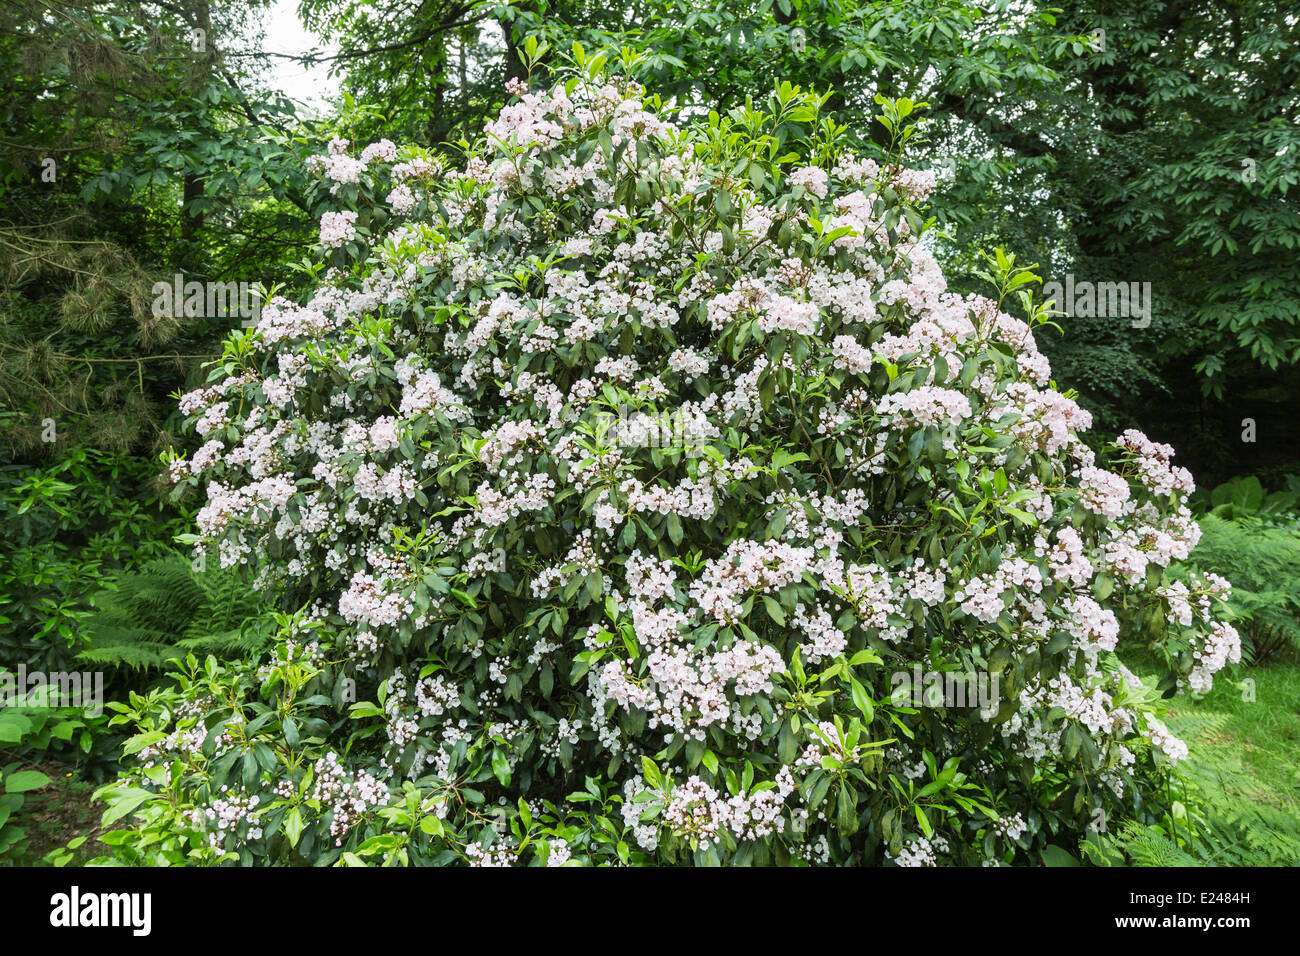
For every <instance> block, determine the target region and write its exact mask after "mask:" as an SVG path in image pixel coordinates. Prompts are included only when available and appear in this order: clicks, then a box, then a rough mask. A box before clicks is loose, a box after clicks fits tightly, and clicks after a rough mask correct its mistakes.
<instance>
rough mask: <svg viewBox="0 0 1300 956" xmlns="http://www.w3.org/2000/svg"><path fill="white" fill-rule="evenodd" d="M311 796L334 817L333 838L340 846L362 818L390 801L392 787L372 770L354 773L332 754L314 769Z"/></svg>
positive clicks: (331, 828)
mask: <svg viewBox="0 0 1300 956" xmlns="http://www.w3.org/2000/svg"><path fill="white" fill-rule="evenodd" d="M312 772H313V781H312V789H311V797H312V799H313V800H319V801H320V802H321V806H322V810H324V811H325V812H327V813H329V814H330V815H331V820H330V836H332V837H334V842H335V845H336V846H342V845H343V838H344V836H346V835H347V832H348V831H349V830H351V829H352V828H353V827H354V826H355V825H356V824H357V821H358V820H360V819H361V817H362V816H363V815H364V814H365V813H367V812H369V811H370V810H372V809H373V808H375V807H378V806H382V805H384V804H385V803H387V802H388V785H387V784H386V783H384V782H383V781H382V780H380V779H378V778H377V777H375V776H374V775H373V774H371V773H369V772H368V771H365V770H362V771H360V772H356V773H354V772H352V771H349V770H348V769H347V768H345V767H344V766H343V764H342V763H341V762H340V761H339V757H338V754H336V753H333V752H330V753H327V754H326V755H325V756H324V757H322V758H320V759H319V760H317V761H316V764H315V766H314V767H313V768H312Z"/></svg>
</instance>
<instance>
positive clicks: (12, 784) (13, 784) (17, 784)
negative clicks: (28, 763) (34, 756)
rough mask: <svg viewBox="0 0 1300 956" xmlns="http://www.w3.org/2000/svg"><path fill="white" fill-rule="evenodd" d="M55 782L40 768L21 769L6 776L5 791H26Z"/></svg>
mask: <svg viewBox="0 0 1300 956" xmlns="http://www.w3.org/2000/svg"><path fill="white" fill-rule="evenodd" d="M53 782H54V781H53V780H51V779H50V778H49V777H47V776H45V774H43V773H41V772H40V771H39V770H20V771H18V773H13V774H10V775H9V776H7V777H5V793H26V792H27V791H29V790H38V789H40V788H41V787H43V786H45V785H46V784H48V783H53Z"/></svg>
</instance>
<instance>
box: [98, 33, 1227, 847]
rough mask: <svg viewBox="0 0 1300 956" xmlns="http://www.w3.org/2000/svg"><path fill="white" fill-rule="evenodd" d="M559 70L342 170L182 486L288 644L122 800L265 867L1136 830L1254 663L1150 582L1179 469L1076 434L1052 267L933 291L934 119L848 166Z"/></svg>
mask: <svg viewBox="0 0 1300 956" xmlns="http://www.w3.org/2000/svg"><path fill="white" fill-rule="evenodd" d="M575 58H576V60H577V69H576V70H575V72H574V75H573V76H572V77H571V78H569V79H567V80H565V81H564V82H562V83H561V84H560V85H557V86H555V87H554V88H551V89H545V90H540V91H528V90H526V89H525V88H523V87H522V86H517V87H515V88H512V89H511V93H512V94H513V100H512V102H511V103H510V104H509V105H508V106H506V107H505V108H504V109H503V110H502V111H501V113H500V115H499V117H498V118H497V119H496V120H495V121H493V122H491V123H489V124H488V125H487V128H486V130H485V137H484V140H483V142H482V144H481V146H480V147H478V148H477V149H476V150H472V151H470V153H469V155H468V159H467V161H466V163H465V164H464V166H463V168H457V169H452V168H449V167H448V165H447V164H445V163H444V162H443V161H442V160H441V159H440V158H438V157H436V156H435V155H433V154H431V153H429V152H427V151H425V150H422V149H416V148H411V147H402V148H398V147H396V146H394V145H393V144H392V143H389V142H387V141H381V142H379V143H375V144H372V145H370V146H367V147H366V148H365V149H363V150H360V151H359V152H354V151H353V149H352V147H351V144H349V143H347V142H344V141H342V140H336V141H335V142H333V143H332V144H331V146H330V149H329V153H328V155H325V156H322V157H317V158H316V159H315V160H314V161H313V166H314V168H315V170H316V171H317V172H319V173H320V174H321V176H322V188H327V189H329V190H330V191H331V192H333V193H334V194H335V196H336V198H337V200H338V205H339V207H340V208H339V209H338V211H336V212H333V213H329V214H327V215H326V216H325V217H324V218H323V219H322V220H321V224H320V226H321V235H320V238H321V244H322V247H323V262H322V263H320V264H319V265H317V266H313V268H315V269H316V270H317V273H318V275H319V278H320V284H319V289H318V291H317V292H316V294H315V295H314V297H312V298H311V300H310V301H308V302H306V303H305V304H301V305H299V304H294V303H292V302H288V301H284V300H275V301H273V302H272V303H271V304H270V305H269V306H268V307H267V308H266V309H265V311H264V313H263V316H262V318H261V321H260V324H258V325H257V327H256V328H252V329H248V330H245V331H241V332H238V333H236V334H234V335H233V336H232V337H231V338H230V340H229V341H228V342H227V345H226V351H225V355H224V357H223V359H222V361H221V362H220V364H219V367H217V368H215V369H214V370H213V372H212V375H211V377H210V379H209V384H208V385H207V386H206V387H204V388H202V389H199V390H197V391H195V392H192V393H190V394H188V395H186V396H184V398H183V399H182V402H181V404H182V408H183V410H184V411H185V412H186V413H187V414H188V415H189V416H191V421H192V422H193V423H194V427H195V428H196V429H197V431H198V432H199V434H200V435H201V436H203V438H204V439H205V444H203V445H202V447H201V448H199V450H198V451H197V452H196V453H195V454H194V455H192V456H191V457H190V458H188V459H176V460H174V461H173V462H172V464H171V468H172V474H173V477H174V478H175V479H176V481H177V482H178V483H180V484H181V485H193V484H205V485H206V491H207V503H206V506H205V507H204V508H203V510H202V512H201V513H200V515H199V518H198V523H199V530H200V533H201V541H202V543H203V544H214V545H216V546H217V547H218V548H219V552H220V559H221V562H222V564H225V565H230V564H235V563H239V564H246V565H248V566H249V567H250V569H252V570H253V573H255V575H256V578H257V581H258V583H259V585H261V586H264V587H268V588H277V589H279V590H280V591H281V592H282V593H283V594H284V595H285V601H286V611H292V613H287V614H285V615H284V616H283V618H282V624H283V628H282V638H283V640H282V642H281V646H280V647H279V649H278V650H277V652H276V653H275V655H274V656H273V659H272V660H271V661H270V662H269V663H268V664H267V665H266V666H264V667H263V668H262V669H261V670H260V671H258V672H256V673H253V672H250V671H248V670H247V669H245V670H241V669H240V668H238V667H236V666H233V665H232V666H231V667H222V666H220V665H218V664H217V662H216V661H213V660H209V661H208V662H207V663H206V665H199V664H198V662H195V661H191V662H190V663H189V664H188V665H187V666H186V667H185V668H184V673H183V674H182V675H181V681H180V687H179V688H178V690H177V691H175V692H167V693H163V692H158V693H156V694H155V695H154V697H153V698H152V699H151V700H144V699H140V698H137V699H135V700H133V702H132V707H131V708H130V711H129V716H131V717H132V718H134V719H135V720H137V721H138V722H139V723H140V724H141V725H142V737H141V738H137V740H138V742H137V744H136V745H135V746H136V747H137V748H140V747H142V748H144V749H143V750H142V755H143V757H144V760H143V762H142V769H141V770H140V771H139V775H138V777H137V778H136V780H135V782H134V783H122V784H119V785H118V788H117V790H116V791H114V794H113V795H111V797H110V799H124V800H129V799H132V798H133V796H132V795H135V797H134V798H136V799H137V805H139V806H142V807H144V808H146V811H142V812H144V816H145V817H146V818H147V819H150V820H153V821H154V822H155V824H157V821H158V820H159V819H160V817H159V815H161V814H164V813H165V811H164V810H163V809H162V808H161V802H151V798H150V797H149V795H148V794H150V793H164V792H170V793H172V794H174V795H178V803H177V805H178V806H181V807H183V808H188V809H185V810H184V814H185V816H184V825H183V826H181V825H180V824H177V823H176V822H175V821H172V822H171V823H170V824H169V825H170V826H172V827H173V828H175V827H177V826H181V829H184V828H185V827H188V828H189V830H190V831H191V832H193V833H196V834H198V833H201V834H202V835H203V838H204V843H203V847H202V848H201V849H196V846H197V841H196V842H195V843H192V844H185V843H184V842H183V841H175V842H172V843H166V844H165V847H164V849H163V850H161V851H157V852H160V853H162V854H164V855H166V854H171V855H172V857H171V858H176V857H180V858H189V857H193V856H194V855H196V854H198V855H203V854H207V855H211V856H214V857H219V856H221V855H222V854H225V853H234V854H238V855H239V856H240V857H241V858H242V859H243V860H244V861H245V862H252V861H267V862H285V861H290V860H295V859H303V858H306V859H311V860H313V861H315V862H331V861H334V860H337V859H340V858H342V859H343V860H344V861H346V862H357V861H360V860H364V859H370V858H381V857H382V858H392V859H396V860H399V861H404V862H417V863H418V862H424V863H428V862H454V861H457V860H461V861H469V862H472V863H516V862H517V863H549V864H552V865H554V864H557V863H564V862H566V861H571V862H584V863H589V864H601V863H611V862H623V863H646V862H660V863H667V862H675V861H688V860H693V861H694V862H696V863H717V862H730V863H745V862H757V863H835V864H841V863H876V862H881V861H893V862H896V863H899V864H924V863H935V862H958V863H975V864H979V863H1009V862H1024V861H1026V860H1033V861H1035V862H1036V861H1037V860H1038V859H1039V858H1040V856H1041V854H1043V853H1044V851H1045V850H1046V849H1047V848H1048V847H1049V846H1052V845H1061V844H1064V845H1066V846H1071V842H1070V841H1071V839H1072V838H1077V837H1078V836H1080V835H1082V834H1083V833H1084V832H1085V830H1086V829H1087V828H1088V827H1089V826H1095V825H1096V824H1097V820H1098V819H1099V817H1098V812H1100V813H1101V814H1102V816H1101V817H1100V819H1105V815H1107V814H1113V813H1117V812H1124V813H1128V814H1133V813H1135V812H1137V813H1140V812H1142V809H1143V807H1144V806H1145V802H1146V801H1148V800H1151V799H1158V798H1157V797H1155V796H1154V793H1155V791H1154V788H1153V786H1152V785H1151V783H1150V781H1152V780H1154V779H1155V777H1156V776H1157V775H1158V774H1159V773H1160V772H1161V767H1163V766H1165V765H1167V763H1168V761H1169V760H1171V759H1177V758H1178V757H1179V756H1181V755H1182V754H1183V753H1184V752H1185V749H1186V748H1185V747H1183V746H1182V745H1181V743H1180V742H1179V741H1178V740H1176V739H1175V738H1173V737H1172V736H1171V735H1170V734H1169V733H1168V732H1167V731H1166V729H1165V728H1164V726H1163V725H1162V724H1161V723H1160V721H1159V719H1158V717H1157V713H1158V708H1157V704H1158V698H1159V693H1160V691H1161V690H1166V689H1168V688H1170V687H1172V686H1173V684H1174V682H1176V681H1182V682H1183V683H1184V684H1186V685H1188V686H1190V687H1191V688H1192V689H1193V690H1204V689H1206V688H1208V686H1209V683H1210V680H1211V676H1212V675H1213V673H1214V672H1215V671H1217V670H1218V669H1220V668H1221V667H1222V666H1223V665H1224V663H1225V661H1226V660H1228V659H1233V660H1235V659H1236V658H1237V656H1238V653H1239V650H1238V648H1239V643H1238V640H1237V637H1236V633H1235V632H1234V631H1233V630H1232V628H1231V627H1230V626H1228V625H1225V624H1222V623H1217V622H1216V621H1215V620H1214V618H1213V615H1214V613H1215V606H1216V602H1217V600H1218V599H1219V598H1221V597H1222V595H1223V591H1224V587H1225V585H1224V582H1223V581H1222V580H1221V579H1218V578H1215V577H1213V576H1208V577H1205V578H1200V577H1193V578H1192V579H1191V580H1190V583H1189V584H1184V583H1178V582H1174V581H1172V580H1169V579H1167V578H1166V569H1167V568H1168V567H1169V566H1170V564H1171V563H1172V562H1175V561H1178V560H1180V559H1182V558H1185V557H1186V556H1187V554H1188V551H1189V550H1190V548H1191V547H1192V545H1193V544H1194V543H1195V540H1196V537H1197V534H1198V531H1197V527H1196V525H1195V523H1194V522H1193V521H1192V520H1191V516H1190V514H1189V512H1188V511H1187V509H1186V508H1185V507H1184V506H1183V505H1182V503H1181V502H1182V498H1183V497H1184V496H1185V495H1186V494H1187V493H1189V492H1190V491H1191V484H1192V483H1191V479H1190V476H1189V475H1188V474H1187V472H1186V471H1185V470H1183V469H1180V468H1177V467H1174V466H1172V465H1171V463H1170V458H1171V455H1172V450H1171V449H1170V448H1168V447H1167V446H1164V445H1160V444H1157V443H1154V442H1151V441H1149V440H1148V439H1146V438H1145V437H1144V436H1142V435H1140V434H1138V433H1136V432H1127V433H1125V434H1124V435H1123V436H1122V437H1121V439H1120V440H1119V442H1118V444H1116V445H1112V446H1106V447H1098V448H1096V449H1094V448H1092V447H1090V446H1089V445H1088V444H1086V443H1085V441H1084V440H1083V438H1082V437H1081V436H1082V435H1083V433H1084V432H1085V431H1086V429H1087V428H1088V426H1089V424H1090V421H1089V416H1088V414H1087V413H1086V412H1084V411H1083V410H1081V409H1080V408H1079V406H1078V405H1077V404H1076V403H1075V402H1074V401H1073V400H1072V399H1071V398H1070V397H1069V395H1068V394H1062V393H1061V392H1059V391H1057V390H1056V389H1055V387H1054V385H1053V383H1052V382H1051V380H1050V372H1049V368H1048V363H1047V362H1046V360H1045V359H1044V358H1043V356H1042V355H1041V354H1040V353H1039V351H1038V349H1037V347H1036V346H1035V341H1034V336H1033V334H1032V326H1034V325H1037V324H1040V323H1042V322H1044V321H1045V320H1046V318H1047V316H1046V313H1044V311H1043V310H1042V307H1041V305H1036V304H1035V303H1034V302H1033V300H1032V299H1031V297H1030V295H1029V293H1028V290H1027V288H1026V286H1028V285H1029V284H1030V282H1031V281H1032V277H1031V276H1030V275H1029V274H1028V273H1027V272H1025V271H1024V270H1019V269H1016V268H1015V266H1014V264H1013V262H1012V261H1010V260H1008V259H1007V258H1006V257H1004V256H1003V255H1002V254H1001V253H999V254H998V256H997V257H996V258H994V259H993V260H992V262H993V266H992V272H991V275H990V278H991V279H992V281H993V282H994V284H995V285H996V286H997V288H998V293H997V294H998V296H999V299H998V300H994V299H989V298H983V297H979V296H964V297H963V296H957V295H954V294H952V293H949V292H947V291H946V290H945V282H944V278H943V274H942V272H941V271H940V269H939V267H938V265H937V264H936V262H935V260H934V258H933V256H932V255H931V253H930V252H929V251H928V250H927V243H926V238H925V229H926V222H925V221H924V219H923V217H922V215H921V214H920V213H919V212H918V204H920V203H923V202H924V201H925V199H926V197H927V194H928V192H929V189H930V187H931V186H932V185H933V177H932V176H931V175H929V174H927V173H924V172H919V171H916V170H909V169H906V168H904V167H903V166H901V165H900V162H899V150H900V149H901V146H902V144H903V143H904V142H905V141H906V140H907V139H908V138H909V137H910V136H911V134H912V132H913V130H912V127H911V126H910V125H909V122H908V115H909V113H910V112H911V111H912V108H913V106H912V104H910V103H908V102H906V101H900V102H898V103H894V102H886V103H884V113H883V116H882V122H883V123H884V124H885V126H886V128H887V129H889V131H890V132H891V134H892V136H893V143H894V147H893V148H892V149H891V150H890V151H882V152H881V154H880V155H878V156H876V157H874V158H864V157H858V156H854V155H849V154H847V153H846V152H845V151H843V150H842V149H841V147H840V145H839V138H840V137H839V136H838V132H839V131H838V130H837V128H836V127H835V125H834V123H833V122H830V121H829V120H826V119H824V118H823V117H822V116H821V115H820V113H819V108H820V106H821V104H822V102H823V101H822V100H821V99H820V98H818V97H817V96H814V95H811V94H808V93H803V92H800V91H798V90H796V89H794V88H791V87H790V86H788V85H785V86H783V87H781V88H780V89H778V90H777V92H776V93H775V94H774V95H773V96H772V98H771V100H770V101H769V102H768V103H767V104H765V105H764V106H763V107H762V108H760V107H758V106H754V105H751V106H749V107H747V108H745V109H741V110H736V111H734V112H733V113H731V114H730V115H728V116H725V117H720V116H717V115H710V116H709V117H707V119H705V118H700V119H698V120H697V121H695V122H693V123H691V124H690V125H688V126H686V127H685V128H683V127H680V126H678V125H675V124H674V123H672V122H669V121H668V120H666V119H665V118H664V116H665V114H666V111H665V110H664V109H663V104H660V103H659V102H657V101H656V100H655V99H654V98H653V97H647V96H646V95H645V93H644V92H643V91H642V90H641V89H640V88H639V87H638V86H637V84H636V83H634V82H632V81H630V80H628V79H625V78H622V77H621V76H615V75H610V74H606V73H605V72H604V71H603V69H602V67H603V65H604V64H603V63H602V62H599V61H597V62H585V61H584V58H583V56H582V55H581V52H580V50H575ZM1013 302H1019V303H1020V304H1021V305H1023V307H1024V309H1025V314H1026V315H1027V316H1028V317H1029V321H1028V322H1025V321H1021V320H1019V319H1016V318H1013V317H1012V316H1011V315H1010V314H1008V312H1007V311H1005V310H1004V307H1007V308H1009V307H1011V305H1012V303H1013ZM1121 642H1125V643H1131V644H1133V645H1143V646H1149V647H1152V648H1154V649H1155V650H1156V651H1157V652H1158V656H1159V658H1160V659H1161V660H1162V661H1163V662H1164V665H1165V666H1166V668H1167V675H1166V678H1165V683H1164V687H1163V688H1157V687H1155V686H1151V685H1145V686H1144V685H1143V684H1142V682H1140V681H1139V680H1138V679H1137V678H1136V677H1134V676H1133V675H1132V674H1131V673H1130V672H1129V671H1128V670H1126V669H1125V668H1124V667H1123V666H1122V665H1121V664H1119V662H1118V660H1117V659H1116V657H1115V655H1114V653H1113V652H1114V650H1115V648H1116V647H1117V646H1118V645H1119V644H1120V643H1121ZM935 675H939V676H938V678H936V676H935ZM963 675H975V676H977V677H978V678H979V680H978V681H977V682H976V684H975V685H967V686H979V687H981V688H984V689H986V690H992V691H993V693H991V694H990V693H980V694H979V695H976V699H974V700H972V699H965V700H960V699H959V700H953V699H951V695H946V696H944V697H943V698H942V699H940V698H938V697H935V696H934V695H931V694H923V695H920V696H919V697H918V694H917V690H918V685H929V686H934V687H939V686H948V687H951V686H952V685H953V683H954V680H956V679H958V678H961V677H962V676H963ZM957 682H958V683H959V681H957ZM354 688H355V690H356V692H357V694H358V695H359V696H360V698H361V700H359V701H356V702H355V703H353V702H352V701H353V700H355V699H356V698H354V697H352V695H351V693H350V691H351V690H352V689H354ZM367 698H369V699H367ZM347 704H351V706H350V707H345V708H344V710H342V711H340V709H339V708H340V707H342V706H343V705H347ZM972 705H973V706H972ZM177 766H178V767H179V769H176V770H175V771H174V772H173V771H172V769H171V768H173V767H177ZM132 788H135V789H132ZM140 794H143V795H140ZM141 801H143V803H141ZM150 807H154V808H155V809H153V810H148V809H147V808H150ZM123 812H125V811H123ZM158 825H161V824H158ZM119 842H121V843H123V844H124V845H125V844H127V843H129V842H130V841H129V840H128V839H127V838H125V837H123V838H122V839H121V840H120V841H119ZM164 842H165V841H164ZM1071 848H1072V846H1071ZM140 852H142V853H147V852H153V851H146V850H141V851H140Z"/></svg>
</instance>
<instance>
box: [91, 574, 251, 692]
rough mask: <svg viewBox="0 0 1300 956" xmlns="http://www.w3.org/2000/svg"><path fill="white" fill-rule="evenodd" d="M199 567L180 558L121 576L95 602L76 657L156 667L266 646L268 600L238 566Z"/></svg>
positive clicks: (239, 655)
mask: <svg viewBox="0 0 1300 956" xmlns="http://www.w3.org/2000/svg"><path fill="white" fill-rule="evenodd" d="M204 565H205V568H206V569H205V570H202V571H199V570H196V569H195V568H194V567H193V566H192V564H191V562H190V561H188V560H186V559H185V558H184V557H182V556H180V555H171V556H168V557H165V558H160V559H158V560H156V561H151V562H149V563H148V564H147V565H145V566H144V567H143V568H141V569H140V570H139V571H135V572H129V573H124V574H121V575H118V576H117V578H116V579H115V580H114V582H113V585H112V587H110V588H109V589H107V590H105V591H103V592H101V593H100V595H99V596H98V598H97V599H96V602H95V603H96V606H97V610H96V611H95V612H94V614H93V615H92V616H91V617H90V618H89V620H88V621H87V622H86V625H85V636H86V639H87V644H86V647H85V648H84V649H83V650H81V651H80V652H79V653H78V654H77V659H78V660H80V661H82V662H83V663H86V664H97V665H107V666H111V667H119V668H125V669H128V670H133V671H156V670H160V669H161V668H162V667H163V666H164V664H165V663H166V661H167V660H168V659H170V658H175V657H184V656H185V655H186V654H191V653H192V654H201V655H206V654H215V655H216V656H217V657H219V658H221V659H225V660H231V659H248V658H252V657H254V656H256V654H257V653H258V652H259V651H261V650H262V649H263V648H264V647H266V645H267V641H268V636H267V633H266V629H265V628H263V627H262V626H261V624H262V619H263V618H264V617H265V616H266V611H267V600H266V598H265V596H264V595H262V594H261V593H260V592H258V591H256V590H253V589H252V588H250V587H249V586H248V585H247V583H246V582H245V581H244V579H243V576H242V575H241V573H240V571H239V570H238V569H237V568H221V567H218V566H217V564H216V561H215V560H213V561H207V562H205V563H204Z"/></svg>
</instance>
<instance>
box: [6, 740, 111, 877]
mask: <svg viewBox="0 0 1300 956" xmlns="http://www.w3.org/2000/svg"><path fill="white" fill-rule="evenodd" d="M23 769H24V770H31V771H36V772H39V773H42V774H44V775H45V776H46V777H48V778H49V780H50V782H49V783H47V784H45V785H44V786H42V787H38V788H37V789H34V790H31V791H28V792H27V793H26V794H25V798H26V799H25V801H24V804H23V806H22V810H21V816H20V817H19V818H18V819H17V820H15V823H16V824H18V825H20V826H21V827H22V829H23V830H25V831H26V833H25V835H24V837H23V838H22V839H21V840H20V841H19V842H18V843H16V844H14V845H13V846H12V847H10V849H9V851H8V852H6V853H4V854H2V855H0V865H4V866H41V865H47V866H49V865H53V866H69V865H71V866H78V865H80V864H82V863H84V862H85V861H86V860H88V859H89V858H90V857H91V856H93V855H94V852H95V847H96V845H97V841H96V837H97V836H98V834H99V833H100V832H102V830H103V827H101V826H100V824H99V818H100V815H101V814H102V812H103V807H102V806H99V805H96V804H95V802H94V799H93V797H94V792H95V786H96V785H95V784H94V783H91V782H89V781H85V780H82V779H80V778H79V777H78V775H77V773H76V771H75V770H73V769H72V768H70V767H68V766H67V765H66V764H63V763H59V762H57V761H53V760H47V761H43V762H41V763H38V764H32V765H30V766H29V767H24V768H23Z"/></svg>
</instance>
